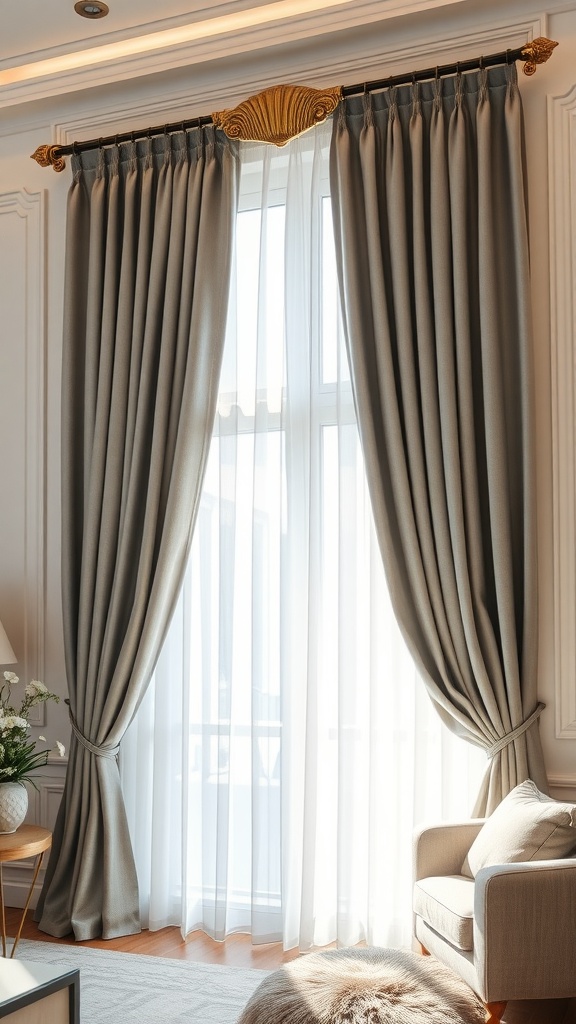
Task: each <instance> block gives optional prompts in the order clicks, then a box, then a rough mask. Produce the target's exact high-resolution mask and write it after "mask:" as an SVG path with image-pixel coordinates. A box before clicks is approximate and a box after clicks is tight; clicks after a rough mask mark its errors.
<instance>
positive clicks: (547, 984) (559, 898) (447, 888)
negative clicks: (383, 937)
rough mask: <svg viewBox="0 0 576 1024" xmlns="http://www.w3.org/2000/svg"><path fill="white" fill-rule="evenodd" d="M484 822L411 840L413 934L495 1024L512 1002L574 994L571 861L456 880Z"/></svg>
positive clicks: (574, 863)
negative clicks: (461, 981)
mask: <svg viewBox="0 0 576 1024" xmlns="http://www.w3.org/2000/svg"><path fill="white" fill-rule="evenodd" d="M483 824H484V819H476V820H473V821H467V822H464V823H460V824H444V825H439V826H436V827H433V828H426V829H424V830H423V831H421V832H420V833H419V834H418V835H417V836H416V837H415V850H414V878H415V882H414V900H413V909H414V932H415V935H416V938H417V940H418V942H419V943H420V945H421V947H422V949H423V952H427V953H430V954H432V955H433V956H435V957H436V958H437V959H438V960H440V961H441V962H442V963H444V964H446V965H447V966H448V967H450V968H451V969H452V970H453V971H454V972H455V973H456V974H457V975H459V976H460V977H461V978H463V979H464V981H466V982H467V984H468V985H469V986H470V987H471V988H472V989H473V990H474V991H475V992H476V993H477V994H478V995H479V996H480V998H481V1000H482V1001H483V1003H484V1005H485V1006H486V1021H487V1022H492V1024H498V1022H499V1021H500V1020H501V1018H502V1015H503V1013H504V1009H505V1007H506V1003H507V1002H508V1001H509V1000H512V999H560V998H566V997H572V996H575V995H576V857H574V856H571V857H565V858H563V859H561V860H542V861H537V860H532V861H529V862H523V863H515V864H497V865H493V866H491V867H485V868H481V869H480V870H479V871H478V873H477V875H476V878H475V879H472V878H466V877H464V876H463V875H461V874H460V871H461V867H462V862H463V860H464V858H465V857H466V854H467V852H468V850H469V848H470V846H471V845H472V842H473V841H474V839H475V838H476V836H477V834H478V832H479V831H480V828H481V827H482V825H483Z"/></svg>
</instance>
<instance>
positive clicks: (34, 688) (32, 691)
mask: <svg viewBox="0 0 576 1024" xmlns="http://www.w3.org/2000/svg"><path fill="white" fill-rule="evenodd" d="M25 693H26V696H27V697H38V696H39V695H40V694H44V693H48V690H47V689H46V687H45V686H44V683H41V682H40V680H39V679H32V680H30V682H29V683H26V687H25Z"/></svg>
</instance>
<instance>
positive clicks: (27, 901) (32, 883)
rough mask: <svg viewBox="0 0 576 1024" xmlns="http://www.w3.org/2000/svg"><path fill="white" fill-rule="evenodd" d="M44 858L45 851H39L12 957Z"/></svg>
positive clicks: (11, 954)
mask: <svg viewBox="0 0 576 1024" xmlns="http://www.w3.org/2000/svg"><path fill="white" fill-rule="evenodd" d="M43 858H44V851H42V853H39V854H38V856H37V858H36V868H35V870H34V877H33V879H32V881H31V882H30V889H29V891H28V899H27V900H26V905H25V907H24V910H23V911H22V918H21V920H20V927H19V929H18V932H17V934H16V938H15V939H14V945H13V946H12V951H11V953H10V959H12V957H13V956H14V953H15V952H16V946H17V945H18V943H19V942H20V936H21V934H22V929H23V927H24V921H25V920H26V914H27V912H28V907H29V906H30V900H31V899H32V893H33V892H34V886H35V885H36V879H37V878H38V872H39V871H40V868H41V866H42V860H43ZM0 867H1V865H0ZM2 912H4V902H2ZM5 932H6V929H5V927H4V928H3V931H2V934H3V935H4V934H5ZM4 956H6V953H4Z"/></svg>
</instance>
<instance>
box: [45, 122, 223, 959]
mask: <svg viewBox="0 0 576 1024" xmlns="http://www.w3.org/2000/svg"><path fill="white" fill-rule="evenodd" d="M236 163H237V161H236V152H235V149H234V147H232V146H230V145H228V144H227V142H226V140H224V143H222V142H221V141H220V138H219V136H216V135H215V133H212V132H210V133H204V132H201V133H190V134H189V135H185V134H184V133H183V134H182V135H176V136H172V137H169V136H168V137H164V138H160V139H156V140H154V141H153V142H151V141H150V140H147V141H145V142H143V143H138V144H137V145H135V144H133V143H132V144H128V145H127V146H122V147H120V148H118V147H116V148H113V149H112V150H111V151H99V152H97V153H89V154H86V155H84V156H82V157H81V158H79V157H76V158H75V159H74V180H73V183H72V186H71V189H70V193H69V201H68V221H67V250H66V281H65V313H64V342H63V371H62V588H63V618H64V640H65V655H66V671H67V678H68V689H69V703H70V712H71V718H72V721H73V734H72V741H71V747H70V759H69V765H68V772H67V776H66V783H65V789H64V796H63V799H62V803H61V807H60V811H59V814H58V819H57V823H56V827H55V832H54V842H53V848H52V854H51V858H50V862H49V866H48V870H47V873H46V879H45V883H44V887H43V890H42V893H41V896H40V900H39V905H38V908H37V912H36V914H37V919H38V920H39V927H40V928H41V929H42V930H43V931H46V932H48V933H50V934H52V935H56V936H62V935H65V934H67V933H69V932H70V931H73V933H74V935H75V937H76V938H77V939H90V938H94V937H95V936H98V935H102V936H103V937H104V938H111V937H113V936H116V935H122V934H129V933H132V932H135V931H138V930H139V929H140V918H139V906H138V885H137V879H136V871H135V867H134V860H133V855H132V848H131V842H130V836H129V832H128V827H127V822H126V814H125V810H124V803H123V799H122V793H121V788H120V780H119V774H118V764H117V756H116V755H117V752H118V745H119V743H120V740H121V738H122V736H123V734H124V732H125V730H126V728H127V726H128V725H129V723H130V721H131V720H132V718H133V716H134V714H135V712H136V710H137V708H138V706H139V704H140V701H141V700H142V697H143V694H144V692H145V690H146V687H147V685H148V682H149V679H150V676H151V674H152V671H153V669H154V665H155V662H156V659H157V657H158V653H159V651H160V648H161V645H162V642H163V639H164V636H165V633H166V630H167V628H168V624H169V621H170V617H171V614H172V610H173V608H174V606H175V603H176V600H177V597H178V593H179V589H180V586H181V582H182V579H183V575H184V570H185V566H186V562H187V557H188V552H189V548H190V543H191V537H192V530H193V526H194V520H195V515H196V510H197V506H198V499H199V494H200V490H201V485H202V479H203V475H204V469H205V464H206V457H207V453H208V447H209V441H210V437H211V432H212V424H213V419H214V413H215V404H216V396H217V389H218V379H219V372H220V364H221V357H222V348H223V342H224V333H225V323H226V308H227V297H228V284H229V274H230V262H231V250H232V238H233V230H234V218H235V210H236V201H237V169H236Z"/></svg>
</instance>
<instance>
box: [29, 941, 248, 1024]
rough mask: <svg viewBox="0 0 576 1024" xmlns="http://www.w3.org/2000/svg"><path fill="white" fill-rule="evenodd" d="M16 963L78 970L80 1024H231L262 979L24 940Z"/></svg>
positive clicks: (218, 968) (231, 969)
mask: <svg viewBox="0 0 576 1024" xmlns="http://www.w3.org/2000/svg"><path fill="white" fill-rule="evenodd" d="M17 958H18V959H19V960H32V961H36V962H37V963H43V964H55V965H56V966H57V967H62V968H63V969H70V968H80V1022H81V1024H212V1022H214V1024H216V1022H217V1024H236V1021H237V1020H238V1018H239V1016H240V1014H241V1012H242V1009H243V1008H244V1006H245V1005H246V1003H247V1002H248V999H249V998H250V996H251V995H252V993H253V992H254V990H255V989H256V988H257V986H258V985H259V984H260V982H261V981H262V980H263V979H264V978H265V976H266V974H267V972H266V971H257V970H248V969H246V970H245V969H243V968H241V967H223V966H220V965H217V964H204V963H192V962H190V961H186V960H168V959H166V958H165V957H159V956H142V955H140V954H137V953H115V952H112V951H108V950H101V949H87V948H86V947H84V946H63V945H58V944H56V943H53V942H32V941H31V940H28V939H21V940H20V943H19V945H18V952H17Z"/></svg>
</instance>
